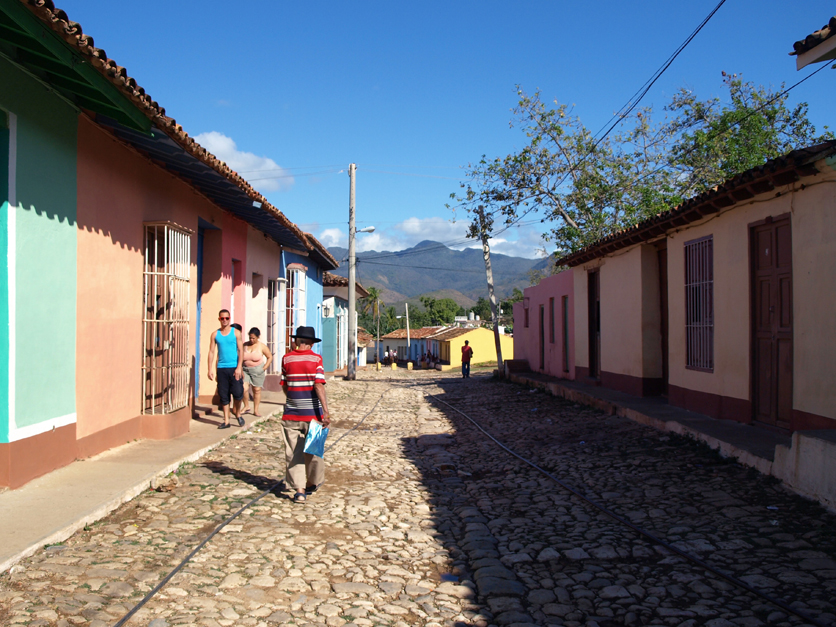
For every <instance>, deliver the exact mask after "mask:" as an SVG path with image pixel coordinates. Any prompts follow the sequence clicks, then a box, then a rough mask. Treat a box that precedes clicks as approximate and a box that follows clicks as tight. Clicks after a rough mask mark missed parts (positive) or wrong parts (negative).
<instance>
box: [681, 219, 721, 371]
mask: <svg viewBox="0 0 836 627" xmlns="http://www.w3.org/2000/svg"><path fill="white" fill-rule="evenodd" d="M685 344H686V357H685V359H686V361H685V367H686V368H688V369H690V370H700V371H703V372H714V239H713V236H712V235H708V236H706V237H702V238H700V239H695V240H692V241H690V242H685Z"/></svg>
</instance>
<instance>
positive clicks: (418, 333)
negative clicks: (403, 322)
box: [380, 327, 445, 340]
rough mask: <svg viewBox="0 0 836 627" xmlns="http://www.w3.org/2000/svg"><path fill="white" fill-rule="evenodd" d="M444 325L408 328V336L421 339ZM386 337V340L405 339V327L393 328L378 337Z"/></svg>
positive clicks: (439, 329)
mask: <svg viewBox="0 0 836 627" xmlns="http://www.w3.org/2000/svg"><path fill="white" fill-rule="evenodd" d="M444 328H445V327H421V328H420V329H410V330H409V337H410V339H413V340H422V339H424V338H427V337H430V336H431V335H434V334H435V333H438V332H439V331H441V330H442V329H444ZM383 338H386V339H387V340H401V339H403V340H405V339H406V329H395V330H394V331H392V332H390V333H387V334H386V335H382V336H381V337H380V339H383Z"/></svg>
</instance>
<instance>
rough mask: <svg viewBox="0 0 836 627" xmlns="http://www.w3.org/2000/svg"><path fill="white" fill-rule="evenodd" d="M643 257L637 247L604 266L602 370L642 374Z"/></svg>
mask: <svg viewBox="0 0 836 627" xmlns="http://www.w3.org/2000/svg"><path fill="white" fill-rule="evenodd" d="M641 260H642V254H641V248H640V247H636V248H633V249H631V250H628V251H627V252H626V253H624V254H622V255H618V256H614V257H612V258H609V259H607V260H606V262H605V263H604V265H603V266H601V270H600V272H601V370H602V371H606V372H614V373H617V374H625V375H629V376H632V377H641V376H642V355H643V352H644V351H643V350H642V333H641V330H642V272H641ZM584 278H585V277H584Z"/></svg>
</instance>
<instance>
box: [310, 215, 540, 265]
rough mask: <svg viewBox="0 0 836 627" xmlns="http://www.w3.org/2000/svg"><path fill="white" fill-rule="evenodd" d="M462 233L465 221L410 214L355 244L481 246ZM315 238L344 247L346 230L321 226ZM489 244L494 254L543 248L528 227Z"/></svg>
mask: <svg viewBox="0 0 836 627" xmlns="http://www.w3.org/2000/svg"><path fill="white" fill-rule="evenodd" d="M466 234H467V223H466V222H463V221H462V222H451V221H450V220H446V219H444V218H440V217H430V218H416V217H411V218H407V219H406V220H404V221H402V222H399V223H398V224H395V225H394V226H392V227H387V228H382V229H378V230H377V231H375V232H374V233H359V234H358V235H357V239H356V242H355V244H356V246H357V252H366V251H372V250H373V251H398V250H404V249H405V248H412V247H413V246H415V245H416V244H418V243H420V242H422V241H424V240H430V241H434V242H441V243H443V244H446V245H447V246H449V247H450V248H453V249H456V250H463V249H465V248H481V246H482V245H481V244H480V243H479V242H478V241H475V240H468V239H466V238H465V235H466ZM317 237H318V239H319V241H321V242H322V243H323V244H324V245H325V246H342V247H343V248H347V247H348V235H347V233H345V232H344V231H342V230H340V229H337V228H330V229H324V230H322V231H320V232H319V234H318V235H317ZM490 244H491V250H492V251H494V252H496V253H499V254H503V255H510V256H513V257H526V258H528V259H534V258H537V257H541V256H542V253H540V252H539V249H541V248H543V247H544V244H543V240H542V237H541V235H540V233H539V232H538V231H537V230H536V229H534V228H532V227H529V226H526V227H520V228H513V229H510V230H508V231H505V232H504V233H503V234H502V235H501V236H500V237H495V238H492V239H491V240H490Z"/></svg>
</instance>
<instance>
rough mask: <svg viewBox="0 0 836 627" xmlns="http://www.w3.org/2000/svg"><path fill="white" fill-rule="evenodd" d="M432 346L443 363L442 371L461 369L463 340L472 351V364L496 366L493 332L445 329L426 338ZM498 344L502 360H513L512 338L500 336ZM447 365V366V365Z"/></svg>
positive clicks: (478, 329) (486, 330) (480, 329)
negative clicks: (468, 343)
mask: <svg viewBox="0 0 836 627" xmlns="http://www.w3.org/2000/svg"><path fill="white" fill-rule="evenodd" d="M427 339H428V340H429V341H430V342H432V344H433V345H434V346H437V348H436V350H435V352H436V354H437V355H438V357H439V359H441V361H442V362H444V366H442V370H448V369H452V368H461V365H462V346H464V342H465V340H467V341H468V342H470V348H472V349H473V359H472V361H471V363H473V364H496V342H495V340H494V334H493V330H491V329H485V328H483V327H479V328H476V329H460V328H452V329H445V330H443V331H440V332H439V333H437V334H435V335H432V336H430V337H429V338H427ZM499 343H500V346H501V348H502V358H503V359H513V358H514V338H513V337H511V336H510V335H504V334H500V336H499ZM447 364H449V365H447Z"/></svg>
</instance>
